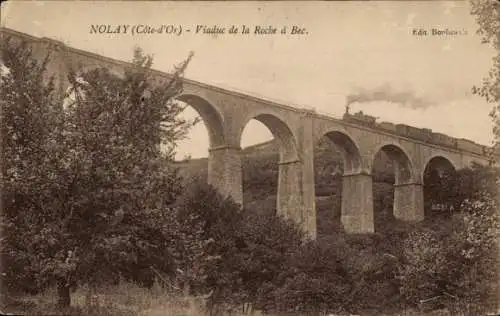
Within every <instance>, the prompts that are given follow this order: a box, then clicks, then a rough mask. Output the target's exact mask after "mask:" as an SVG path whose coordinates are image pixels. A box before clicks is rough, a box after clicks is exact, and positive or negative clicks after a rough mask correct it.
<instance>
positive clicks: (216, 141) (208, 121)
mask: <svg viewBox="0 0 500 316" xmlns="http://www.w3.org/2000/svg"><path fill="white" fill-rule="evenodd" d="M177 100H179V101H182V102H185V103H186V104H188V105H190V106H191V107H193V108H194V109H195V110H196V112H198V114H199V115H200V116H201V118H202V119H203V122H204V123H205V127H206V128H207V131H208V137H209V142H210V148H214V147H218V146H224V145H225V144H226V142H225V137H224V127H223V126H224V125H223V120H222V115H221V114H220V113H219V111H218V110H217V109H216V108H215V106H213V103H211V102H209V101H208V100H206V99H205V98H202V97H200V96H197V95H195V94H181V95H180V96H178V97H177Z"/></svg>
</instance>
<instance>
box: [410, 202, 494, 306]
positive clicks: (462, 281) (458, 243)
mask: <svg viewBox="0 0 500 316" xmlns="http://www.w3.org/2000/svg"><path fill="white" fill-rule="evenodd" d="M460 210H461V212H459V213H457V214H455V215H454V216H453V218H452V219H451V220H452V225H451V227H446V226H442V227H441V228H439V227H437V225H436V226H434V227H429V226H426V225H422V226H420V227H419V228H418V229H416V230H413V231H412V232H410V234H409V236H408V238H407V239H406V240H405V242H404V246H403V249H404V254H403V258H402V267H401V278H402V286H401V292H402V294H403V295H404V297H405V299H406V301H407V302H408V303H410V304H417V303H418V302H419V300H424V299H429V298H433V297H439V296H448V297H452V298H453V299H454V300H459V301H465V302H468V303H469V304H475V305H483V306H487V305H488V304H490V303H491V300H493V299H494V297H492V296H494V295H495V293H496V291H497V290H498V289H497V284H496V282H495V281H494V280H497V279H498V275H497V271H496V267H497V266H498V261H497V260H498V258H497V254H498V252H497V251H498V249H497V238H498V237H499V236H498V232H499V228H500V227H499V225H498V218H497V215H496V210H497V205H496V202H495V199H494V198H493V196H491V195H489V194H487V193H486V194H485V193H482V195H480V196H479V195H478V196H476V197H474V198H471V199H467V200H465V201H464V202H463V203H462V205H461V208H460Z"/></svg>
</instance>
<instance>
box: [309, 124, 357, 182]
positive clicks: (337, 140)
mask: <svg viewBox="0 0 500 316" xmlns="http://www.w3.org/2000/svg"><path fill="white" fill-rule="evenodd" d="M323 137H327V138H328V139H329V140H330V141H331V142H332V143H333V144H334V145H335V146H336V147H337V149H338V150H339V151H340V152H341V154H342V157H343V164H344V174H354V173H359V172H360V171H361V168H362V163H361V154H360V150H359V147H358V145H357V144H356V142H355V141H354V140H353V138H352V137H351V136H350V135H349V134H347V133H346V132H344V131H338V130H331V131H327V132H325V133H323V134H322V135H320V137H319V138H318V139H316V143H317V142H318V141H319V140H320V139H321V138H323ZM315 145H316V144H315ZM314 147H315V146H314Z"/></svg>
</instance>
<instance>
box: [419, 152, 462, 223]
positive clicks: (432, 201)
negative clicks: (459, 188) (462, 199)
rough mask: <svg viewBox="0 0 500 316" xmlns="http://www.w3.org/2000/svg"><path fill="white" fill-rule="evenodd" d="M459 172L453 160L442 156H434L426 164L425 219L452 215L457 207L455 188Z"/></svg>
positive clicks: (424, 172)
mask: <svg viewBox="0 0 500 316" xmlns="http://www.w3.org/2000/svg"><path fill="white" fill-rule="evenodd" d="M457 171H458V168H457V166H456V165H455V164H454V163H453V160H451V159H449V158H447V157H445V156H442V155H434V156H432V157H430V158H429V159H428V160H427V161H426V162H425V164H424V166H423V169H422V173H421V176H422V184H423V192H424V196H423V199H424V201H423V202H424V214H425V217H432V216H435V215H439V216H442V215H451V213H450V211H452V210H453V209H454V208H455V207H456V205H454V204H455V202H454V201H453V200H454V196H455V193H454V192H455V191H454V190H453V187H454V186H455V185H456V184H457V180H458V179H457V175H458V173H457ZM450 189H451V190H450Z"/></svg>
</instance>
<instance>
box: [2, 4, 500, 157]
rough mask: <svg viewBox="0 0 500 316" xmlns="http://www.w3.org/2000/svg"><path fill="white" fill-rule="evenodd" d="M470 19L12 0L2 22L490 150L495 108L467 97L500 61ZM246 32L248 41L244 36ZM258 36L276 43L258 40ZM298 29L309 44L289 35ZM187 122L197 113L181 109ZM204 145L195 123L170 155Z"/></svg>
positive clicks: (250, 135)
mask: <svg viewBox="0 0 500 316" xmlns="http://www.w3.org/2000/svg"><path fill="white" fill-rule="evenodd" d="M469 11H470V9H469V7H468V3H467V2H465V1H421V2H420V1H387V2H385V1H369V2H355V1H349V2H340V1H339V2H271V3H264V2H245V1H239V2H231V3H227V2H163V1H158V2H153V1H148V2H137V1H133V2H132V1H131V2H128V1H126V2H118V1H108V2H105V1H104V2H90V1H75V2H73V1H69V2H58V1H50V2H49V1H47V2H43V1H11V2H7V3H2V10H1V24H2V26H5V27H8V28H12V29H14V30H17V31H20V32H25V33H28V34H31V35H34V36H39V37H49V38H54V39H57V40H60V41H62V42H64V43H65V44H67V45H69V46H72V47H75V48H79V49H83V50H87V51H90V52H94V53H97V54H101V55H104V56H108V57H112V58H117V59H122V60H130V59H131V57H132V50H133V47H134V46H136V45H138V46H140V47H141V48H142V49H143V50H144V51H145V52H146V53H148V54H152V55H153V56H154V65H153V68H155V69H158V70H161V71H167V72H168V71H172V69H173V65H175V64H178V63H179V62H181V61H183V60H184V59H185V58H186V57H187V56H188V55H189V52H190V51H193V52H194V57H193V59H192V60H191V62H190V64H189V66H188V68H187V70H186V72H185V76H186V77H187V78H189V79H193V80H197V81H201V82H204V83H208V84H213V85H217V86H220V87H222V88H226V89H230V90H235V91H238V92H243V93H246V94H250V95H253V96H257V97H262V98H265V99H268V100H273V101H277V102H279V103H283V104H286V105H290V106H296V107H301V108H309V109H315V110H316V111H317V112H319V113H323V114H329V115H332V116H335V117H341V116H342V114H343V113H344V111H345V107H346V105H347V104H348V103H349V104H350V105H349V106H350V112H351V113H352V112H357V111H359V110H362V111H363V112H365V113H367V114H371V115H374V116H376V117H378V118H379V121H390V122H393V123H404V124H408V125H413V126H416V127H426V128H431V129H432V130H433V131H436V132H441V133H445V134H448V135H450V136H454V137H459V138H467V139H470V140H473V141H476V142H478V143H481V144H485V145H489V144H491V141H492V132H491V126H492V124H491V121H490V118H489V117H488V113H489V111H490V109H491V105H490V104H488V103H486V101H485V100H484V99H482V98H480V97H478V96H475V95H473V94H472V92H471V89H472V87H473V86H474V85H480V84H481V80H482V78H483V77H485V76H486V75H487V74H488V70H489V69H490V68H491V65H492V57H493V56H494V55H495V53H496V52H495V51H494V49H493V48H492V47H490V46H488V45H487V44H482V43H481V38H480V37H479V36H478V35H477V34H476V30H477V24H476V22H475V20H474V17H473V16H471V15H470V13H469ZM92 25H94V26H96V25H106V26H107V25H110V27H112V28H116V26H117V25H129V27H128V29H127V31H128V32H127V33H126V34H124V33H123V32H122V33H120V34H99V33H95V32H94V33H92ZM135 25H150V26H153V27H158V26H160V25H174V26H175V27H176V28H177V29H179V28H180V27H182V29H183V32H182V33H181V34H180V35H172V34H136V33H135V34H131V29H132V28H133V26H135ZM198 25H200V29H202V28H203V26H206V27H208V28H213V27H214V26H217V27H219V28H222V27H225V28H226V32H227V30H228V28H229V27H230V26H232V25H235V26H236V27H238V30H239V32H238V34H219V35H214V34H204V33H203V32H200V33H196V28H197V26H198ZM242 25H246V26H247V27H248V28H249V29H250V34H240V33H241V28H242ZM256 26H260V27H261V28H262V29H266V28H267V27H269V26H271V27H275V28H276V29H277V33H278V34H267V35H264V34H253V33H254V30H255V27H256ZM284 26H286V27H287V33H286V34H285V35H282V34H280V30H281V28H282V27H284ZM293 26H297V27H298V28H300V29H302V30H304V29H305V30H304V32H303V33H304V34H293V35H292V34H290V29H291V28H292V27H293ZM187 29H191V32H189V33H188V32H186V30H187ZM432 29H438V30H441V31H443V32H448V35H446V34H445V33H443V34H442V35H433V34H432ZM424 30H425V31H426V32H427V34H426V35H418V34H422V31H424ZM419 31H420V32H419ZM450 33H453V34H450ZM184 115H185V116H186V117H187V118H192V117H194V116H196V115H197V113H196V112H195V111H194V110H193V109H191V108H188V109H187V110H186V112H185V114H184ZM269 139H272V134H271V133H270V132H269V130H268V129H267V128H266V127H265V126H264V125H262V124H261V123H259V122H257V121H251V122H250V123H249V124H248V125H247V127H246V128H245V131H244V133H243V139H242V144H241V145H242V147H245V146H248V145H252V144H255V143H259V142H262V141H266V140H269ZM208 146H209V144H208V134H207V131H206V129H205V126H204V125H203V124H200V125H197V126H195V127H194V128H193V129H192V130H191V132H190V133H189V136H188V139H186V140H184V141H183V142H182V143H181V144H180V145H179V148H178V154H177V157H178V158H182V157H184V156H186V155H190V156H191V157H193V158H195V157H204V156H207V154H208Z"/></svg>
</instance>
